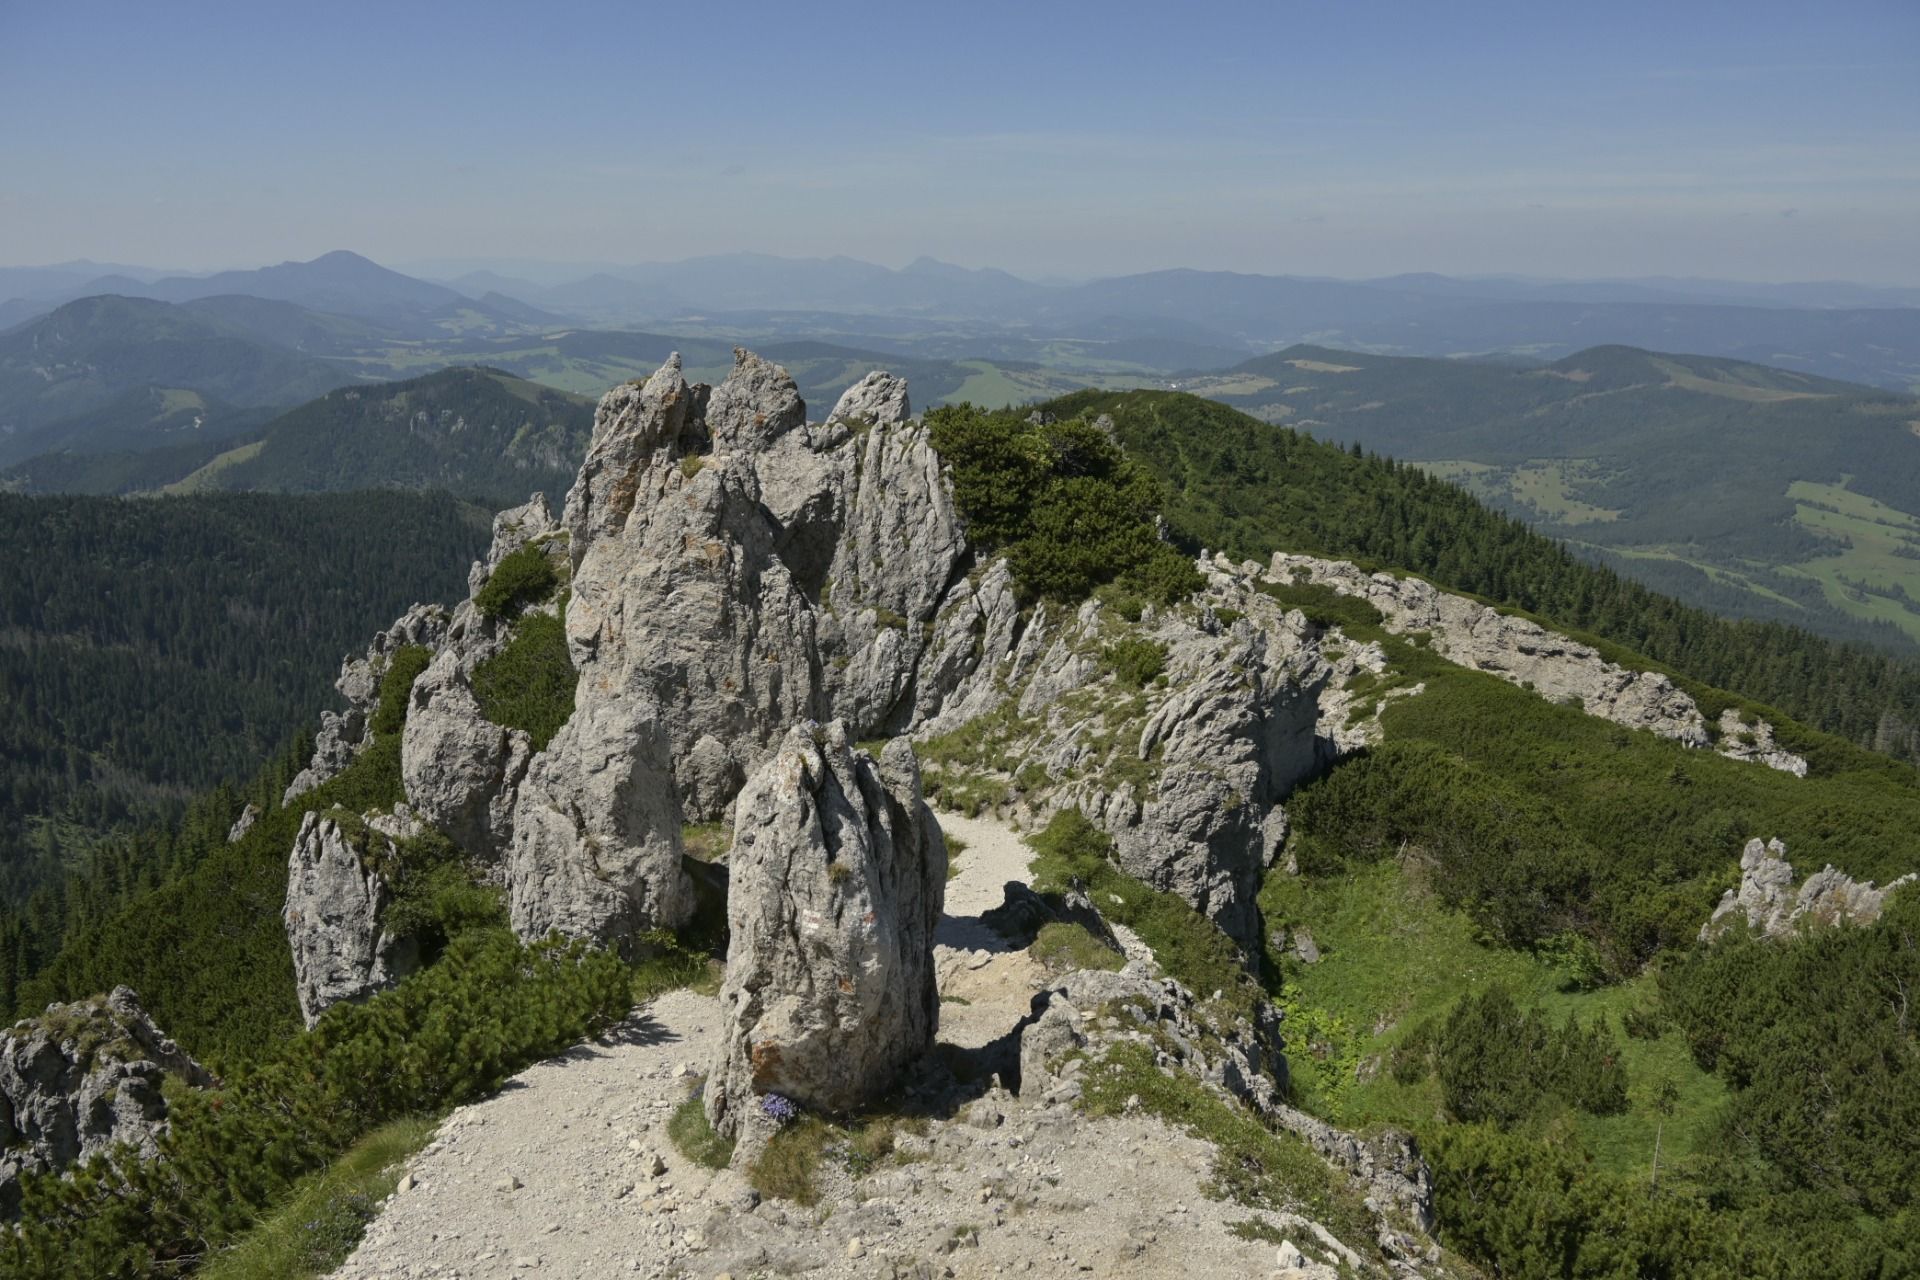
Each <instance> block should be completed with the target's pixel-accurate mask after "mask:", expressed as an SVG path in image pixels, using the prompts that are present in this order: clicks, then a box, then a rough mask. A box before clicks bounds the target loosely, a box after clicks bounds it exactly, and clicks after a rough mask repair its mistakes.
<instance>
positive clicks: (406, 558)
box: [0, 493, 489, 915]
mask: <svg viewBox="0 0 1920 1280" xmlns="http://www.w3.org/2000/svg"><path fill="white" fill-rule="evenodd" d="M488 518H489V517H488V513H486V512H484V511H481V510H480V509H478V508H475V507H471V506H468V505H465V504H463V503H460V502H458V501H456V500H454V499H452V498H449V497H445V496H442V495H432V494H428V495H420V494H399V493H355V494H339V495H330V496H324V497H302V498H292V497H269V496H265V495H245V494H236V495H222V496H208V497H196V498H169V499H162V500H151V501H149V500H125V499H111V498H24V497H11V496H0V546H5V547H6V548H7V569H6V572H5V573H4V574H0V641H3V642H0V901H4V902H5V903H7V904H9V905H14V906H18V905H20V904H22V903H23V902H24V901H25V900H26V898H27V896H28V895H29V894H30V893H31V891H33V890H34V889H35V888H37V887H40V886H42V885H46V884H49V883H51V882H52V881H53V880H54V879H55V878H56V876H57V872H58V870H59V869H60V868H62V867H64V866H66V865H69V864H72V863H74V862H76V861H79V860H80V859H81V856H82V854H83V853H84V851H85V850H86V849H87V848H88V847H89V846H90V845H91V844H92V843H93V842H94V841H95V840H97V839H98V838H99V837H100V836H101V835H102V834H103V833H106V832H110V831H117V830H125V829H128V828H129V827H131V826H134V825H137V824H150V823H153V822H155V821H157V820H160V819H162V818H173V817H176V816H177V815H178V814H179V812H180V810H181V807H182V806H183V805H184V803H185V802H186V800H187V798H188V797H190V796H192V795H193V794H195V793H198V792H202V791H205V790H207V789H208V788H210V787H213V786H214V785H216V784H218V783H221V782H230V781H238V780H241V779H245V778H248V777H251V776H252V775H253V774H254V773H255V772H256V771H257V770H258V769H259V768H260V766H261V762H262V761H264V760H266V759H268V758H269V757H271V756H273V755H274V754H275V753H276V752H278V751H279V750H280V749H281V748H283V747H284V746H285V745H286V743H287V740H288V738H289V737H290V735H292V734H293V733H295V732H296V731H297V730H298V729H299V728H300V727H301V726H302V725H305V724H308V723H310V722H311V721H312V719H313V718H314V716H315V715H316V714H317V712H318V711H319V709H320V708H321V707H322V706H324V705H326V704H327V702H328V699H329V698H330V697H331V689H330V686H331V683H332V680H333V678H334V676H335V675H336V674H337V672H338V670H339V664H340V658H341V655H343V654H344V653H346V652H348V651H349V650H351V649H354V648H355V647H357V646H360V645H364V644H365V642H366V638H367V636H368V635H370V634H371V633H372V632H373V631H374V630H375V629H376V628H377V627H379V626H381V625H384V624H385V623H386V622H388V621H390V620H391V619H392V618H393V617H394V616H395V615H396V614H398V613H399V612H400V611H401V610H403V609H405V608H406V607H407V606H408V605H409V604H412V603H413V602H414V601H416V600H444V599H449V598H452V597H454V596H457V595H458V594H460V593H461V591H462V590H463V586H464V582H465V576H466V567H467V565H468V564H469V562H470V561H471V560H472V559H473V557H474V555H475V554H476V552H477V551H479V550H480V549H481V548H483V547H484V546H485V541H486V529H487V525H488ZM58 908H59V903H58V902H57V900H56V901H54V902H51V903H44V904H43V906H42V910H51V911H52V912H53V913H54V914H56V915H57V914H58V913H59V912H58Z"/></svg>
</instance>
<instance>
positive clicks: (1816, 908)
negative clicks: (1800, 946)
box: [1700, 837, 1920, 941]
mask: <svg viewBox="0 0 1920 1280" xmlns="http://www.w3.org/2000/svg"><path fill="white" fill-rule="evenodd" d="M1910 884H1920V872H1909V873H1908V874H1906V875H1904V876H1901V877H1900V878H1899V879H1898V880H1894V881H1891V882H1889V883H1887V884H1885V885H1882V886H1881V887H1879V888H1877V889H1876V888H1875V887H1874V885H1873V881H1871V880H1866V881H1860V880H1855V879H1854V878H1853V877H1851V876H1849V875H1846V874H1845V873H1843V872H1841V871H1839V870H1837V869H1835V868H1834V867H1832V866H1827V867H1823V868H1821V869H1820V870H1819V871H1816V872H1814V873H1813V874H1812V875H1810V876H1808V877H1807V878H1806V880H1805V882H1804V883H1802V884H1801V886H1800V888H1799V891H1798V892H1795V890H1794V888H1793V864H1792V863H1790V862H1788V861H1787V846H1786V845H1785V844H1783V843H1781V842H1780V841H1779V840H1769V841H1767V842H1766V843H1765V844H1762V843H1761V842H1760V840H1759V839H1758V838H1757V837H1756V838H1755V839H1752V840H1749V841H1747V847H1746V848H1745V849H1744V850H1743V851H1742V852H1741V854H1740V885H1739V887H1738V888H1734V889H1729V890H1727V891H1726V893H1725V894H1724V895H1723V896H1722V897H1721V899H1720V902H1719V905H1718V906H1716V907H1714V909H1713V914H1712V915H1711V916H1710V917H1708V919H1707V922H1706V923H1705V924H1703V925H1701V926H1700V938H1701V940H1702V941H1710V940H1711V939H1713V938H1715V937H1718V936H1719V935H1720V934H1721V933H1723V932H1725V931H1726V930H1727V929H1729V928H1732V927H1734V926H1735V925H1736V924H1737V923H1739V922H1740V921H1742V920H1744V921H1745V923H1746V925H1747V927H1748V928H1749V929H1752V930H1754V931H1755V932H1757V933H1759V934H1760V935H1761V936H1762V937H1766V938H1773V939H1789V938H1793V937H1797V936H1799V935H1800V934H1801V933H1803V932H1805V931H1806V930H1808V929H1820V928H1832V927H1834V926H1835V925H1841V924H1852V925H1868V924H1872V923H1873V922H1874V921H1875V920H1878V919H1879V918H1880V912H1881V910H1882V908H1883V907H1884V906H1885V905H1886V900H1887V895H1888V894H1890V893H1893V892H1894V891H1895V890H1897V889H1900V888H1901V887H1902V886H1905V885H1910ZM1908 892H1913V890H1908Z"/></svg>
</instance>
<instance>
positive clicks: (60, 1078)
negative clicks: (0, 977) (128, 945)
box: [0, 987, 213, 1218]
mask: <svg viewBox="0 0 1920 1280" xmlns="http://www.w3.org/2000/svg"><path fill="white" fill-rule="evenodd" d="M169 1075H172V1076H176V1077H178V1078H180V1079H181V1080H184V1081H185V1082H186V1083H187V1084H189V1085H193V1086H196V1087H205V1086H207V1085H210V1084H212V1083H213V1081H212V1077H210V1076H209V1075H208V1074H207V1072H206V1070H205V1068H203V1067H202V1066H201V1065H200V1064H199V1063H198V1062H195V1061H194V1060H193V1059H192V1058H191V1057H189V1056H188V1055H187V1053H186V1052H185V1051H184V1050H182V1049H181V1048H180V1046H178V1045H176V1044H175V1043H174V1042H173V1041H172V1040H170V1039H168V1038H167V1037H166V1036H165V1035H164V1034H162V1033H161V1031H160V1029H159V1028H158V1027H156V1026H154V1025H153V1020H152V1019H151V1018H149V1017H148V1016H147V1013H146V1011H145V1010H144V1009H142V1008H141V1007H140V1002H139V999H138V997H136V996H135V995H134V993H133V992H132V991H130V990H128V989H127V988H126V987H115V988H114V989H113V992H112V994H110V995H107V996H96V997H94V998H93V999H90V1000H78V1001H75V1002H74V1003H72V1004H56V1005H50V1006H48V1008H47V1011H46V1012H45V1013H43V1014H41V1015H40V1016H38V1017H35V1018H28V1019H23V1020H22V1021H20V1022H17V1023H15V1024H14V1025H13V1027H11V1028H10V1029H8V1030H6V1031H4V1032H0V1217H4V1218H13V1217H16V1216H18V1214H19V1211H20V1187H19V1180H20V1177H21V1175H22V1174H28V1173H50V1172H59V1171H60V1170H62V1169H66V1168H69V1167H71V1166H72V1165H74V1164H78V1163H84V1162H85V1161H87V1160H90V1159H92V1158H93V1157H94V1156H95V1155H100V1154H104V1153H106V1152H109V1151H111V1150H112V1149H113V1148H114V1147H115V1146H117V1145H119V1144H120V1143H127V1144H130V1145H131V1146H132V1147H133V1148H134V1150H135V1151H136V1152H138V1153H139V1155H140V1156H142V1157H144V1158H149V1159H150V1158H152V1157H153V1156H154V1155H155V1154H157V1152H158V1149H159V1148H158V1143H159V1139H160V1136H161V1135H162V1134H164V1133H165V1132H166V1129H167V1102H166V1098H165V1095H164V1094H163V1092H162V1085H163V1083H164V1082H165V1080H166V1078H167V1077H168V1076H169Z"/></svg>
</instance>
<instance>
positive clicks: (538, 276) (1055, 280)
mask: <svg viewBox="0 0 1920 1280" xmlns="http://www.w3.org/2000/svg"><path fill="white" fill-rule="evenodd" d="M334 252H346V253H353V254H356V255H358V256H361V257H365V258H367V259H368V260H369V261H373V262H377V263H378V264H379V265H380V266H383V267H385V268H387V269H388V270H390V271H397V272H400V273H401V274H403V275H408V276H412V277H414V278H416V279H421V280H428V281H440V282H444V281H448V280H455V279H459V278H460V277H462V276H465V275H469V274H473V273H476V272H481V271H491V272H494V273H496V274H498V275H502V276H506V277H510V278H513V277H517V278H520V279H524V280H526V281H527V282H528V283H532V284H538V285H542V286H549V285H554V284H561V283H568V282H571V281H574V280H578V279H580V278H582V277H584V276H588V275H592V274H595V273H597V272H607V271H623V270H632V269H635V268H641V267H651V266H663V265H666V266H671V265H676V264H679V263H684V262H689V261H698V260H701V259H727V258H777V259H780V260H782V261H786V262H827V261H833V260H836V259H839V260H850V261H854V262H859V263H863V264H865V265H867V266H878V267H884V268H886V269H887V270H889V271H896V272H897V271H904V270H906V269H907V268H908V267H911V266H912V265H913V264H915V263H916V262H920V261H923V260H929V259H930V260H932V261H935V262H937V263H939V264H940V265H943V266H957V267H962V268H964V269H966V270H969V271H1005V272H1006V273H1007V274H1009V275H1013V276H1017V277H1018V278H1020V279H1022V280H1024V281H1026V282H1028V283H1030V284H1046V285H1061V286H1071V285H1076V284H1085V283H1088V282H1091V281H1095V280H1101V279H1111V278H1114V277H1117V276H1124V275H1142V274H1151V273H1154V272H1158V271H1176V270H1195V271H1218V272H1224V273H1227V274H1245V275H1265V276H1284V277H1291V278H1297V279H1303V280H1329V281H1336V282H1340V283H1349V284H1362V283H1368V282H1374V281H1380V280H1389V279H1395V278H1399V277H1406V276H1420V275H1440V276H1445V277H1446V278H1448V279H1452V280H1457V281H1461V282H1466V283H1472V282H1475V281H1489V282H1491V281H1499V282H1505V283H1513V284H1529V285H1563V284H1564V285H1571V284H1657V283H1659V282H1662V281H1672V282H1674V283H1677V284H1696V285H1711V284H1732V285H1751V286H1755V287H1763V286H1783V287H1784V286H1791V285H1848V286H1855V287H1860V288H1870V289H1871V288H1887V289H1903V288H1909V287H1913V286H1905V285H1900V284H1897V283H1896V284H1882V283H1881V282H1877V281H1872V280H1861V279H1842V278H1839V277H1826V278H1821V279H1814V278H1811V277H1802V278H1785V277H1780V278H1760V277H1739V276H1710V275H1704V274H1691V275H1676V274H1667V273H1662V274H1644V275H1613V276H1592V275H1589V276H1574V275H1541V274H1534V273H1528V272H1516V271H1477V272H1463V273H1459V274H1454V273H1449V272H1435V271H1423V270H1418V269H1415V270H1409V271H1396V272H1383V273H1377V274H1372V275H1328V274H1320V273H1306V272H1292V271H1261V272H1256V271H1251V270H1245V269H1242V268H1236V267H1213V268H1207V267H1194V266H1192V265H1191V264H1188V263H1169V264H1165V265H1162V266H1151V267H1130V268H1128V269H1126V270H1124V271H1112V272H1096V273H1075V274H1072V275H1067V274H1061V273H1045V272H1033V273H1029V272H1020V271H1011V270H1009V269H1008V268H1006V267H1004V266H1002V265H1000V264H999V263H995V262H979V263H956V262H951V261H949V260H948V259H945V258H939V257H937V256H935V255H933V254H925V253H923V254H915V255H913V256H912V257H910V258H905V259H900V260H876V259H873V258H863V257H861V256H860V255H858V254H851V253H842V254H819V255H797V254H795V255H788V254H771V253H767V252H766V251H764V250H760V249H752V248H743V249H722V250H716V251H715V252H712V253H708V254H694V255H687V256H686V257H681V258H656V259H632V260H627V261H611V260H585V261H581V260H571V259H565V258H525V257H500V258H422V259H413V260H403V261H384V260H381V259H378V258H375V257H373V256H372V255H371V254H362V253H360V251H359V250H358V249H355V248H353V247H352V246H350V245H335V246H333V248H331V249H326V250H322V251H321V252H320V253H317V254H313V255H310V256H308V257H306V258H281V259H277V260H273V261H267V260H257V261H256V260H239V259H236V260H234V261H231V262H222V263H219V264H217V265H214V266H198V267H178V266H169V265H166V264H162V263H152V262H114V261H102V260H99V259H95V258H88V257H78V258H66V259H61V260H59V261H45V262H0V270H6V269H23V270H48V271H51V270H58V269H61V268H70V267H76V266H86V267H94V268H98V269H100V271H101V272H102V274H108V273H111V272H113V271H116V270H120V269H132V270H138V271H141V272H142V273H151V274H155V275H158V276H181V277H189V278H191V277H204V276H210V275H218V274H221V273H223V272H227V271H254V270H259V269H261V268H264V267H273V266H288V265H298V264H301V263H305V262H311V261H313V260H314V259H315V258H318V257H322V256H325V254H328V253H334Z"/></svg>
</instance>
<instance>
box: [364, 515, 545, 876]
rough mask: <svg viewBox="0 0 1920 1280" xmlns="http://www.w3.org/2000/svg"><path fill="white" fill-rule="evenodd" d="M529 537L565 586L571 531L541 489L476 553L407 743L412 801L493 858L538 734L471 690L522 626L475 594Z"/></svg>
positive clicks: (406, 780) (422, 682)
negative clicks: (493, 715)
mask: <svg viewBox="0 0 1920 1280" xmlns="http://www.w3.org/2000/svg"><path fill="white" fill-rule="evenodd" d="M530 545H531V546H538V547H541V548H543V549H544V550H545V551H546V553H547V558H548V560H549V561H550V562H552V563H553V564H554V567H555V570H556V576H557V578H558V580H559V582H560V583H561V584H563V585H564V584H565V583H566V581H567V580H568V578H569V576H570V574H571V569H572V563H571V559H570V558H569V557H568V555H567V554H566V548H567V538H566V536H565V535H564V534H563V533H562V532H561V531H560V528H559V526H558V524H557V523H556V522H555V521H554V519H553V517H552V515H551V514H550V513H549V512H548V510H547V503H546V498H545V496H544V495H542V494H538V493H536V494H534V495H533V497H532V498H531V499H529V500H528V501H527V502H526V503H525V504H524V505H523V506H519V507H514V508H511V509H509V510H506V511H502V512H501V513H500V514H498V515H497V516H495V517H494V520H493V541H492V543H491V544H490V545H489V547H488V549H487V556H486V559H485V560H481V561H475V562H474V565H473V568H472V571H471V572H470V573H469V574H468V578H467V581H468V586H469V589H470V595H469V597H468V598H467V599H466V600H465V601H463V602H462V603H461V604H460V605H459V606H458V607H457V608H456V609H455V610H454V611H453V617H452V619H451V621H450V622H449V623H448V625H447V629H446V634H445V636H444V639H443V640H442V642H441V644H440V647H439V650H438V652H436V653H435V654H434V658H433V662H432V663H431V664H430V665H429V666H428V667H427V669H426V670H425V671H423V672H421V673H420V676H419V677H418V678H417V679H416V680H415V681H414V682H413V688H412V690H411V691H410V692H409V695H408V705H407V723H406V728H405V730H404V732H403V734H402V736H401V742H400V775H401V781H402V783H403V784H404V786H405V787H406V792H407V803H408V804H409V805H411V806H412V808H413V810H414V811H415V812H416V813H417V814H418V815H419V816H420V817H421V818H422V819H424V820H425V821H427V822H428V823H430V824H431V825H433V826H434V827H437V828H438V829H440V830H441V831H443V832H445V833H446V834H447V835H448V836H449V837H450V838H451V839H452V840H453V841H454V843H455V844H457V845H459V846H460V847H461V848H462V849H463V850H465V851H466V852H467V853H468V854H470V855H471V856H473V857H476V858H479V859H482V860H484V861H488V862H493V861H496V860H498V859H499V858H500V857H502V855H504V854H505V852H506V848H507V844H508V842H509V841H510V840H511V839H512V835H513V805H514V799H515V794H516V791H517V789H518V787H519V785H520V781H521V779H522V778H524V777H525V776H526V773H527V766H528V764H529V762H530V761H531V759H532V756H533V741H532V739H531V738H530V737H529V736H528V735H527V734H526V733H525V732H524V731H523V730H519V729H508V728H505V727H504V726H501V725H497V724H495V723H493V722H492V721H491V720H488V719H487V717H486V715H485V713H484V712H482V711H481V709H480V702H479V700H478V699H477V698H476V697H475V696H474V693H473V684H472V681H473V678H474V675H475V673H476V672H477V671H478V670H479V669H480V667H481V666H482V665H483V664H485V663H486V662H487V661H488V660H489V659H491V658H493V657H495V656H496V655H498V654H499V652H500V651H501V650H502V649H504V648H505V647H506V646H507V645H508V644H509V643H510V642H511V640H512V638H513V634H514V629H515V627H516V625H517V624H518V619H517V618H512V617H495V616H492V615H490V614H488V613H487V612H486V611H484V610H482V609H480V608H479V607H478V605H477V604H476V603H475V600H476V599H477V598H478V597H479V596H480V593H481V592H482V590H483V589H484V588H485V587H486V585H487V582H488V580H489V579H490V578H491V577H492V576H493V573H494V571H495V570H496V569H498V568H499V567H500V562H501V561H502V560H505V559H506V558H507V557H508V556H510V555H512V554H513V553H514V552H516V551H518V550H520V549H521V548H522V547H526V546H530ZM561 589H562V588H560V587H556V588H555V594H556V595H557V594H558V593H559V591H560V590H561ZM555 607H556V604H555V602H554V601H535V602H532V603H531V604H529V605H528V606H526V611H527V612H539V611H542V610H545V611H549V612H550V611H551V610H552V609H553V608H555Z"/></svg>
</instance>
